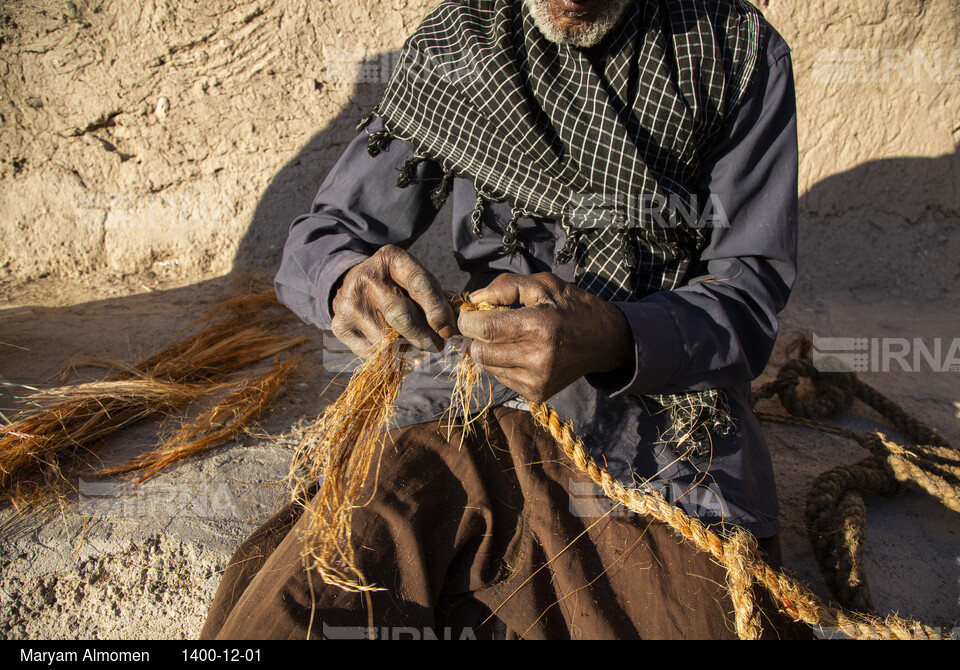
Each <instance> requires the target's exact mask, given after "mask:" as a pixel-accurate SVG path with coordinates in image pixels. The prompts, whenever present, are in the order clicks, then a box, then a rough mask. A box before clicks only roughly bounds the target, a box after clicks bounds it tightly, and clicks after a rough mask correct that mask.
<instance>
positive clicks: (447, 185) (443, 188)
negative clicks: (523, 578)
mask: <svg viewBox="0 0 960 670" xmlns="http://www.w3.org/2000/svg"><path fill="white" fill-rule="evenodd" d="M451 191H453V172H445V173H444V174H443V178H442V179H441V180H440V183H439V184H437V187H436V188H435V189H433V191H431V192H430V201H431V202H432V203H433V206H434V207H435V208H436V209H437V211H439V210H441V209H443V203H445V202H446V201H447V196H449V195H450V192H451Z"/></svg>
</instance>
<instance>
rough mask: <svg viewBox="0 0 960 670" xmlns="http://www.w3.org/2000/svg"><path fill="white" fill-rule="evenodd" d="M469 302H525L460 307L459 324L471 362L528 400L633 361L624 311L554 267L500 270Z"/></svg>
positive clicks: (471, 295)
mask: <svg viewBox="0 0 960 670" xmlns="http://www.w3.org/2000/svg"><path fill="white" fill-rule="evenodd" d="M470 301H471V302H472V303H474V304H479V303H489V304H491V305H494V306H500V307H510V306H515V305H520V307H517V308H514V309H495V310H481V311H462V312H461V313H460V317H459V321H458V327H459V329H460V332H461V333H462V334H463V335H464V336H466V337H470V338H473V345H472V346H471V348H470V353H471V355H472V356H473V358H474V360H475V361H476V362H477V363H478V364H479V365H480V366H481V367H482V368H483V369H484V370H486V371H487V372H489V373H490V374H492V375H493V376H494V377H496V378H497V379H498V380H499V381H500V382H501V383H502V384H504V385H505V386H507V387H509V388H511V389H513V390H515V391H517V392H518V393H520V394H521V395H522V396H523V397H524V398H526V399H527V400H528V401H529V402H544V401H546V400H547V399H548V398H550V397H551V396H553V395H554V394H556V393H557V392H558V391H560V390H562V389H563V388H565V387H567V386H568V385H570V384H571V383H573V382H574V381H576V380H577V379H579V378H580V377H582V376H584V375H586V374H590V373H593V372H608V371H611V370H615V369H617V368H618V367H621V366H623V365H625V364H627V363H629V362H630V361H631V360H632V359H633V346H634V344H633V335H632V333H631V330H630V326H629V324H628V323H627V319H626V317H625V316H624V315H623V312H621V311H620V310H619V309H617V308H616V307H615V306H614V305H611V304H610V303H608V302H605V301H604V300H601V299H600V298H597V297H596V296H594V295H592V294H590V293H587V292H586V291H584V290H583V289H581V288H578V287H577V286H574V285H573V284H569V283H567V282H565V281H563V280H562V279H559V278H558V277H557V276H556V275H553V274H551V273H549V272H543V273H540V274H535V275H518V274H503V275H500V276H499V277H497V278H496V279H494V280H493V282H492V283H491V284H490V285H489V286H487V287H486V288H483V289H480V290H479V291H475V292H473V293H471V294H470Z"/></svg>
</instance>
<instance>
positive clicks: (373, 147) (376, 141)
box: [367, 130, 391, 158]
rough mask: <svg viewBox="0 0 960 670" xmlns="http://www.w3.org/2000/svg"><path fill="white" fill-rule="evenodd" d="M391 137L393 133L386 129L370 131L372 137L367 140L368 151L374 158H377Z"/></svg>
mask: <svg viewBox="0 0 960 670" xmlns="http://www.w3.org/2000/svg"><path fill="white" fill-rule="evenodd" d="M390 139H391V135H390V133H389V132H387V131H386V130H378V131H376V132H373V133H370V138H369V139H368V140H367V153H368V154H370V156H372V157H373V158H376V157H377V156H379V155H380V152H382V151H383V149H384V148H385V147H386V146H387V142H389V141H390Z"/></svg>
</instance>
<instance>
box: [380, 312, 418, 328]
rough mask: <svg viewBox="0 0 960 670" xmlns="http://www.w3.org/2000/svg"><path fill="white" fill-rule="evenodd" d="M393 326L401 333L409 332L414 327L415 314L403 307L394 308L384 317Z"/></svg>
mask: <svg viewBox="0 0 960 670" xmlns="http://www.w3.org/2000/svg"><path fill="white" fill-rule="evenodd" d="M383 316H384V318H385V319H386V320H387V323H389V324H390V325H391V326H393V327H394V328H396V329H397V330H398V331H400V332H401V333H405V332H408V331H409V330H411V329H412V328H413V326H414V322H415V321H414V318H413V314H411V313H410V311H409V310H407V309H404V308H403V307H394V308H392V309H389V310H387V311H386V313H385V314H384V315H383Z"/></svg>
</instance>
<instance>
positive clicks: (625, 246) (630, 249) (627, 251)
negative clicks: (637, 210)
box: [617, 228, 637, 270]
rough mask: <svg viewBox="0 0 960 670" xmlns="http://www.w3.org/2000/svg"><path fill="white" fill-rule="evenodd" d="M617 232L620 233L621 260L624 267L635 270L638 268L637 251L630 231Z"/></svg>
mask: <svg viewBox="0 0 960 670" xmlns="http://www.w3.org/2000/svg"><path fill="white" fill-rule="evenodd" d="M617 232H619V233H620V259H621V260H622V262H623V266H624V267H625V268H627V269H628V270H635V269H636V267H637V250H636V248H634V245H633V240H631V239H630V238H631V235H630V229H629V228H620V229H619V230H618V231H617Z"/></svg>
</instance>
